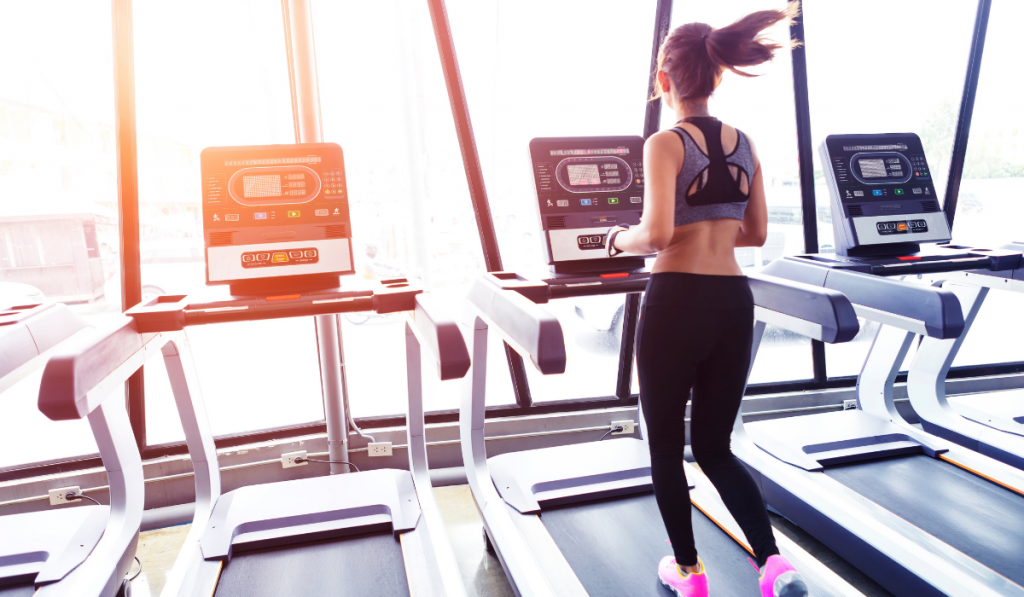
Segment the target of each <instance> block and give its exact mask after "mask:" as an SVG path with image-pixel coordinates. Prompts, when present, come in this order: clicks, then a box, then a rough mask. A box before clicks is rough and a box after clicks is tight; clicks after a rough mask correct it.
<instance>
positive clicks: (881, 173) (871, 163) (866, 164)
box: [857, 158, 889, 178]
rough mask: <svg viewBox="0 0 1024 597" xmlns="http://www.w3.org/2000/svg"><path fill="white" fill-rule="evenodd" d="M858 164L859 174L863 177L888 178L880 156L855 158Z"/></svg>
mask: <svg viewBox="0 0 1024 597" xmlns="http://www.w3.org/2000/svg"><path fill="white" fill-rule="evenodd" d="M857 164H858V165H859V166H860V175H861V176H863V177H864V178H888V177H889V175H888V174H887V173H886V171H885V161H884V160H882V158H873V159H869V160H868V159H865V160H857Z"/></svg>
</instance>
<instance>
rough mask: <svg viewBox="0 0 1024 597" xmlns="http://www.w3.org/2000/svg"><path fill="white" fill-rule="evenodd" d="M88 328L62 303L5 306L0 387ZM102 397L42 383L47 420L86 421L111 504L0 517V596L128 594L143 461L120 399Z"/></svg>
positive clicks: (0, 322) (79, 503)
mask: <svg viewBox="0 0 1024 597" xmlns="http://www.w3.org/2000/svg"><path fill="white" fill-rule="evenodd" d="M89 327H90V326H89V324H88V323H87V322H85V321H84V320H83V319H82V318H80V317H79V316H78V315H76V314H75V313H73V312H72V311H71V310H70V309H68V307H67V306H65V305H63V304H46V305H39V306H27V307H15V308H11V309H4V310H3V311H2V312H0V392H3V391H5V390H7V389H9V388H11V387H12V386H13V385H14V384H16V383H17V382H18V381H20V380H22V379H24V378H25V377H26V376H27V375H29V374H30V373H32V372H33V371H37V370H38V369H39V368H40V367H42V366H43V365H45V364H47V357H48V356H49V355H50V354H51V353H52V352H54V351H55V350H60V348H61V347H62V346H64V345H66V344H67V342H68V339H69V338H72V337H73V336H76V335H77V334H78V333H79V332H81V331H82V330H86V329H88V328H89ZM71 342H74V340H71ZM44 379H45V375H44ZM83 389H84V390H85V391H90V392H91V391H93V390H94V388H92V387H84V388H83ZM108 393H109V392H108ZM107 397H108V396H107V395H106V394H104V392H103V391H102V390H97V391H95V392H94V393H93V395H92V399H91V400H90V401H89V402H88V404H81V405H77V406H76V405H74V404H72V402H71V401H70V398H71V396H70V394H68V393H62V392H60V391H58V390H56V389H55V388H52V387H50V386H49V385H48V384H46V383H45V382H44V383H43V384H42V386H41V388H40V392H39V407H40V410H42V412H43V413H44V414H45V415H46V416H47V417H49V418H50V419H53V420H69V419H81V418H88V419H89V424H90V426H91V427H92V431H93V434H94V435H95V438H96V445H97V446H98V448H99V453H100V457H101V458H102V459H103V465H104V467H105V468H106V471H107V476H108V478H109V479H110V506H103V505H94V504H92V503H91V502H90V501H88V500H81V499H80V500H74V501H73V502H72V503H71V504H73V505H71V504H69V505H66V506H59V507H56V508H54V509H50V510H43V511H38V512H27V513H23V514H12V515H8V516H3V517H0V596H2V597H15V596H17V597H22V596H28V595H38V596H40V597H42V596H50V595H52V596H57V595H62V596H63V595H76V596H79V595H80V596H82V597H113V596H114V595H118V596H125V595H127V594H128V592H129V590H130V585H129V581H128V580H127V579H126V575H127V574H128V572H129V570H130V569H131V567H132V565H133V564H134V557H135V547H136V544H137V541H138V536H139V526H140V525H141V523H142V493H143V488H142V468H141V467H142V464H141V460H140V459H139V452H138V449H137V448H136V446H135V439H134V436H133V435H132V430H131V424H130V423H129V421H128V414H127V412H126V411H125V409H124V403H123V401H118V400H116V399H114V400H111V401H109V402H107V401H106V400H105V399H106V398H107Z"/></svg>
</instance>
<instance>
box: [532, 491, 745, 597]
mask: <svg viewBox="0 0 1024 597" xmlns="http://www.w3.org/2000/svg"><path fill="white" fill-rule="evenodd" d="M686 507H690V508H693V507H692V506H691V505H690V504H686ZM541 520H542V521H543V522H544V526H545V527H546V528H547V530H548V532H549V533H550V534H551V537H552V538H553V539H554V540H555V543H556V544H557V545H558V548H559V549H560V550H561V551H562V553H563V554H564V555H565V559H566V560H568V562H569V565H570V566H572V569H573V570H574V571H575V572H576V576H578V577H579V579H580V582H582V583H583V587H584V588H586V590H587V592H588V593H589V594H590V595H591V597H601V596H605V595H607V596H608V597H622V596H623V595H630V596H640V595H657V596H659V597H666V596H667V595H670V594H671V593H670V592H669V591H668V589H666V588H665V587H663V586H662V585H661V582H660V581H659V580H658V562H659V561H660V560H661V558H663V557H664V556H668V555H672V548H671V547H669V545H668V544H667V543H665V541H667V540H668V535H667V534H666V532H665V524H664V523H663V522H662V521H661V514H660V513H659V512H658V504H657V503H656V502H655V501H654V495H653V494H647V495H641V496H631V497H626V498H619V499H610V500H601V501H596V502H587V503H584V504H572V505H569V506H564V507H560V508H554V509H551V510H544V511H543V512H542V513H541ZM693 534H694V536H695V537H696V540H697V552H698V553H699V554H700V558H701V560H703V561H704V565H705V566H707V569H708V585H709V588H710V590H711V594H712V595H719V596H725V595H742V596H746V595H757V594H758V592H759V591H758V586H757V572H756V571H755V570H754V567H753V566H751V565H750V563H749V562H748V561H747V558H748V557H749V555H750V554H748V553H747V552H746V550H744V549H743V548H742V547H740V546H739V544H738V543H736V542H735V541H733V540H732V538H731V537H729V535H727V534H725V533H724V532H722V530H721V529H719V528H718V526H716V525H715V523H713V522H711V520H709V519H708V518H707V517H706V516H704V514H703V513H701V511H700V510H698V509H696V508H693Z"/></svg>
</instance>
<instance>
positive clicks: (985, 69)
mask: <svg viewBox="0 0 1024 597" xmlns="http://www.w3.org/2000/svg"><path fill="white" fill-rule="evenodd" d="M1021 18H1024V6H1022V5H1021V4H1019V3H1012V2H994V3H993V4H992V12H991V14H990V15H989V21H988V32H987V35H986V37H985V52H984V55H983V57H982V61H981V78H980V79H979V81H978V91H977V99H976V100H975V104H974V116H973V118H972V120H971V133H970V138H969V140H968V144H967V156H966V164H965V165H964V175H963V179H962V181H961V183H960V195H959V197H958V198H957V204H956V217H955V218H954V220H953V240H954V241H955V242H959V243H966V244H977V245H978V246H982V247H999V246H1002V245H1004V244H1006V243H1008V242H1012V241H1016V242H1024V201H1022V197H1024V114H1022V113H1021V110H1020V106H1019V103H1018V102H1017V100H1016V99H1015V98H1019V97H1020V94H1021V92H1022V91H1024V88H1022V86H1021V82H1020V80H1019V77H1015V76H1012V75H1010V73H1013V72H1016V70H1018V69H1019V68H1020V65H1021V63H1022V61H1024V45H1022V44H1021V43H1020V38H1019V33H1018V32H1017V31H1015V30H1014V28H1013V24H1014V21H1015V20H1018V19H1021ZM954 290H955V291H956V290H957V289H954ZM965 292H973V291H966V290H965ZM1022 309H1024V295H1021V294H1020V293H1011V292H1006V291H1000V290H993V291H991V292H989V294H988V298H987V299H986V300H985V304H984V306H983V307H982V309H981V311H980V312H979V313H978V318H977V319H976V320H975V322H974V327H972V328H971V332H970V333H969V334H968V335H967V337H966V338H964V343H963V346H962V347H961V349H960V353H959V355H957V358H956V360H955V361H954V362H953V365H954V366H964V365H982V364H988V363H1006V362H1016V361H1024V344H1022V343H1021V342H1008V341H1007V340H1006V339H1007V338H1021V337H1024V320H1022V319H1021V317H1020V313H1021V311H1022Z"/></svg>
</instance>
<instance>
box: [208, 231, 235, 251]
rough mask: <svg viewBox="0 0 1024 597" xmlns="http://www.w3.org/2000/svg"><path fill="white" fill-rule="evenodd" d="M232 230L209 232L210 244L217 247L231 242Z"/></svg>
mask: <svg viewBox="0 0 1024 597" xmlns="http://www.w3.org/2000/svg"><path fill="white" fill-rule="evenodd" d="M232 234H234V233H233V232H211V233H210V246H214V247H219V246H223V245H230V244H231V235H232Z"/></svg>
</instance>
